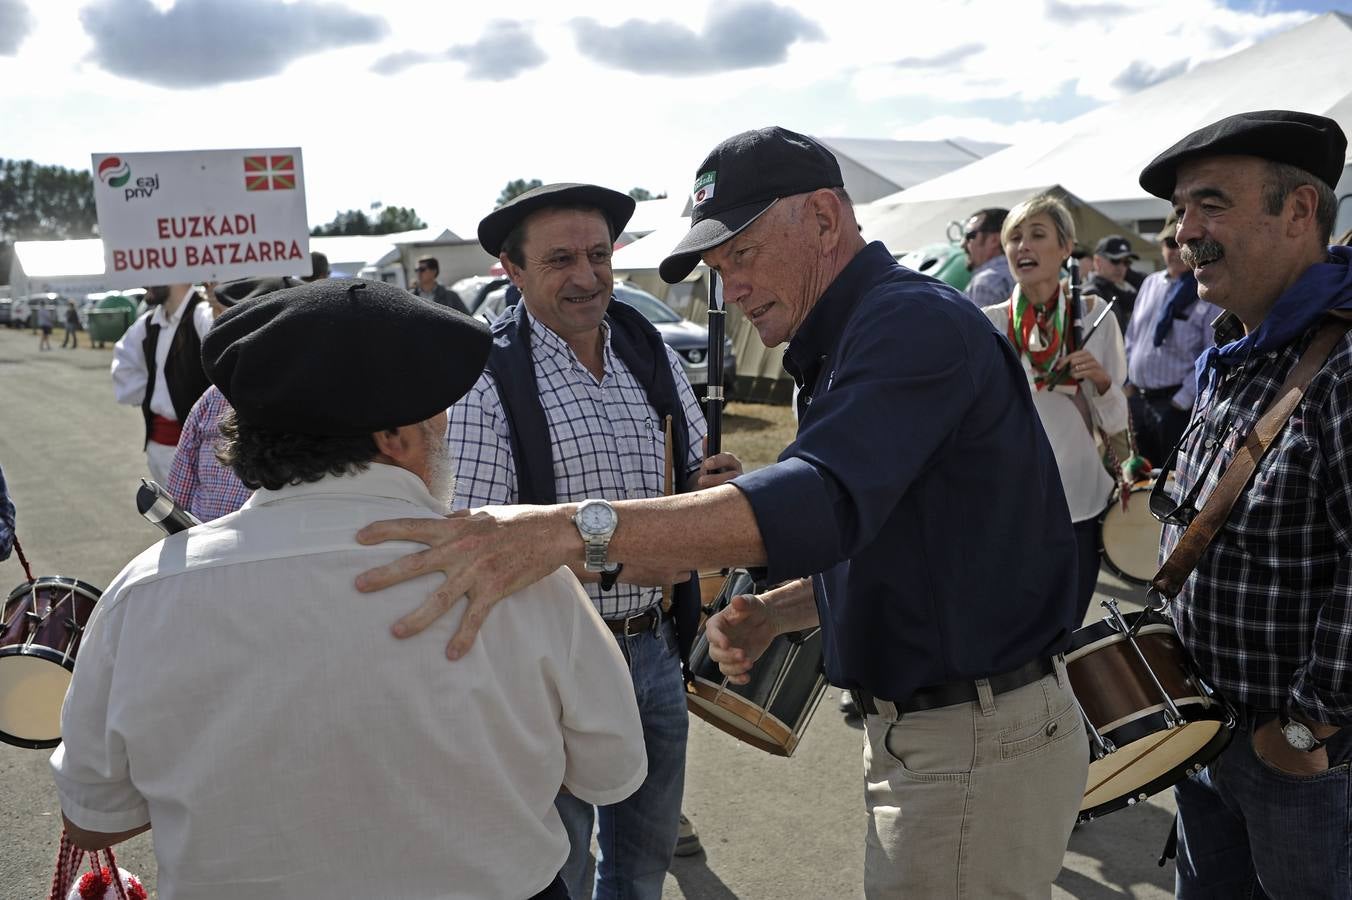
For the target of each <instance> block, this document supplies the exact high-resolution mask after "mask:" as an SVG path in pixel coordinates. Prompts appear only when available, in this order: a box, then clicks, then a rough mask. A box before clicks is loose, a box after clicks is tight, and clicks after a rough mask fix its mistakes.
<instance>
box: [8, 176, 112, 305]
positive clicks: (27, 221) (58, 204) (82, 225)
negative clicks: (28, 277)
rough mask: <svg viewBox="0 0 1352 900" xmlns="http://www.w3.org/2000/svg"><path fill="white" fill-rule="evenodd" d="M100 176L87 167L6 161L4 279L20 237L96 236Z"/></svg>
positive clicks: (44, 238)
mask: <svg viewBox="0 0 1352 900" xmlns="http://www.w3.org/2000/svg"><path fill="white" fill-rule="evenodd" d="M97 226H98V215H97V214H96V213H95V211H94V179H93V178H92V177H91V176H90V174H89V171H88V170H87V169H67V168H64V167H62V166H44V165H41V164H39V163H36V162H34V161H33V160H31V159H0V283H5V282H8V280H9V261H10V248H11V246H12V244H13V242H14V241H34V240H60V239H63V238H87V237H94V236H95V234H96V233H97Z"/></svg>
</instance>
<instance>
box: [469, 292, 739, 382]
mask: <svg viewBox="0 0 1352 900" xmlns="http://www.w3.org/2000/svg"><path fill="white" fill-rule="evenodd" d="M504 281H505V279H504ZM615 299H616V300H619V301H620V302H621V303H627V304H629V305H630V306H632V307H634V309H637V310H638V311H639V312H641V313H643V316H644V318H646V319H647V320H648V321H649V322H652V323H653V325H655V326H657V330H658V332H660V333H661V335H662V340H663V341H665V342H666V345H667V346H668V347H670V348H671V349H673V350H675V351H676V355H677V356H679V357H680V360H681V367H682V368H683V369H685V377H686V378H688V379H689V380H690V384H691V386H692V387H694V389H695V393H696V394H698V395H699V396H700V397H703V396H704V394H705V387H707V386H708V384H709V360H708V356H709V330H708V329H707V328H705V327H703V326H702V325H696V324H695V323H694V322H691V321H689V320H688V319H683V318H681V317H680V316H679V315H677V314H676V311H675V310H673V309H672V308H671V307H670V306H667V305H666V304H665V303H663V302H662V301H661V300H658V299H657V298H656V297H654V296H653V295H652V294H650V293H648V292H647V291H645V290H642V289H641V288H637V287H635V286H634V285H632V284H629V283H628V282H625V281H617V282H615ZM506 304H507V286H506V284H505V283H504V284H502V285H499V286H498V287H496V288H493V289H492V290H490V291H489V292H488V293H487V294H486V295H485V296H484V298H483V300H482V301H481V302H480V303H479V305H478V308H477V309H472V310H471V311H472V312H473V313H474V315H476V316H478V317H479V318H480V319H483V320H484V321H485V322H488V323H489V324H492V323H493V321H494V320H495V319H497V317H498V316H500V315H502V311H503V309H504V308H505V307H506ZM736 380H737V354H735V353H734V352H733V350H732V341H731V340H729V339H728V338H726V337H724V338H723V385H724V396H726V397H727V398H728V399H731V398H732V392H733V385H734V384H736Z"/></svg>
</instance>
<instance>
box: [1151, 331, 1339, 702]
mask: <svg viewBox="0 0 1352 900" xmlns="http://www.w3.org/2000/svg"><path fill="white" fill-rule="evenodd" d="M1312 334H1313V330H1312V331H1311V332H1309V333H1307V334H1306V335H1305V336H1304V337H1302V338H1300V339H1299V340H1297V341H1295V342H1293V343H1292V344H1291V345H1289V346H1287V347H1286V348H1284V349H1283V350H1280V351H1273V352H1269V353H1265V354H1255V355H1254V356H1253V357H1251V358H1250V359H1249V360H1248V361H1246V362H1245V363H1244V364H1243V365H1242V366H1237V367H1235V368H1233V369H1231V370H1230V373H1229V374H1228V375H1227V376H1226V377H1225V378H1224V379H1223V380H1220V381H1213V383H1212V384H1211V385H1210V386H1209V387H1207V388H1205V389H1203V391H1202V393H1201V395H1200V396H1199V398H1198V407H1197V413H1196V415H1198V416H1203V417H1204V422H1203V424H1202V425H1200V426H1199V427H1197V428H1196V429H1194V430H1193V431H1192V432H1191V433H1190V434H1189V435H1188V437H1187V439H1186V441H1185V444H1184V447H1183V451H1182V453H1181V454H1180V458H1179V465H1178V470H1177V472H1178V485H1177V489H1176V490H1174V491H1171V493H1172V494H1173V495H1174V497H1175V498H1178V497H1185V496H1187V492H1188V491H1189V490H1190V489H1191V488H1192V487H1193V486H1194V485H1195V484H1197V482H1198V480H1199V479H1200V480H1201V488H1200V494H1199V497H1198V500H1197V502H1196V506H1197V507H1198V508H1201V507H1202V506H1203V505H1204V504H1205V502H1206V500H1207V498H1208V497H1209V496H1210V495H1211V492H1212V491H1213V490H1215V488H1216V484H1217V482H1218V481H1219V480H1220V477H1221V473H1222V472H1223V470H1224V467H1225V465H1226V464H1228V463H1229V461H1230V459H1231V458H1232V457H1233V456H1234V454H1235V452H1236V450H1237V449H1238V448H1239V447H1240V446H1241V445H1242V444H1243V442H1244V438H1245V437H1246V436H1247V435H1248V433H1249V431H1250V429H1251V428H1252V427H1253V425H1254V423H1255V422H1256V421H1257V419H1258V417H1259V416H1260V415H1261V413H1262V410H1263V409H1264V408H1265V407H1266V406H1267V405H1268V403H1269V402H1270V401H1271V400H1272V398H1273V397H1274V396H1275V395H1276V393H1277V390H1278V388H1279V386H1280V385H1281V383H1282V381H1283V380H1285V378H1286V375H1287V373H1288V372H1290V370H1291V368H1292V367H1293V366H1294V365H1295V363H1296V360H1297V358H1299V356H1300V353H1301V351H1303V350H1304V349H1305V347H1306V345H1307V344H1309V338H1310V335H1312ZM1218 446H1219V448H1220V449H1219V451H1217V449H1216V448H1217V447H1218ZM1182 533H1183V529H1182V528H1181V527H1178V526H1166V527H1165V529H1164V538H1163V542H1162V548H1161V552H1162V553H1163V554H1165V555H1167V554H1168V553H1170V552H1172V550H1173V549H1174V547H1175V545H1176V544H1177V543H1178V540H1179V538H1180V537H1181V536H1182ZM1161 558H1163V557H1161ZM1173 617H1174V622H1175V624H1176V626H1177V628H1178V632H1179V635H1180V637H1181V638H1182V640H1183V643H1184V645H1185V646H1186V647H1187V648H1188V650H1189V652H1190V653H1191V654H1192V657H1193V659H1194V660H1195V661H1196V662H1197V663H1198V665H1199V666H1200V667H1201V672H1202V674H1203V677H1205V678H1206V679H1207V681H1208V682H1209V683H1210V684H1211V686H1212V687H1213V688H1215V689H1216V690H1217V691H1219V692H1220V693H1221V694H1222V695H1223V696H1224V697H1226V698H1227V699H1229V700H1231V701H1232V702H1235V703H1238V704H1241V705H1243V706H1246V707H1248V708H1250V709H1257V710H1273V709H1279V708H1281V707H1282V706H1284V705H1285V703H1286V701H1287V699H1288V698H1289V699H1290V700H1291V702H1292V703H1293V704H1294V705H1295V706H1296V707H1297V708H1298V709H1299V710H1300V711H1302V712H1303V713H1304V714H1305V715H1306V716H1308V717H1309V718H1311V719H1313V720H1315V721H1320V722H1327V723H1330V724H1352V335H1345V336H1344V337H1343V338H1342V340H1340V341H1339V342H1338V344H1337V345H1336V346H1335V347H1334V350H1333V354H1332V356H1331V357H1330V359H1329V361H1328V362H1327V363H1326V364H1325V366H1324V368H1323V370H1322V371H1320V372H1319V374H1318V375H1316V376H1315V378H1314V380H1313V381H1312V382H1311V383H1310V387H1309V390H1307V391H1306V393H1305V396H1304V398H1303V399H1302V400H1301V402H1300V405H1299V406H1298V407H1297V408H1296V410H1295V412H1294V413H1293V414H1292V416H1291V419H1290V421H1289V422H1288V423H1287V425H1286V428H1285V429H1284V430H1283V431H1282V433H1281V434H1280V435H1279V436H1278V438H1277V439H1276V440H1275V441H1274V442H1273V444H1272V446H1271V448H1269V450H1268V452H1267V454H1266V455H1265V456H1264V457H1263V459H1262V461H1261V462H1260V464H1259V465H1258V468H1257V471H1256V473H1255V475H1254V477H1253V479H1252V480H1251V481H1250V483H1249V485H1248V487H1247V488H1246V489H1245V491H1244V493H1242V494H1241V495H1240V497H1239V500H1238V502H1236V504H1235V507H1234V510H1233V511H1232V512H1231V513H1230V516H1229V518H1228V519H1227V520H1226V523H1225V525H1224V526H1223V527H1222V528H1221V530H1220V532H1219V533H1218V534H1217V536H1216V538H1215V540H1214V541H1212V543H1211V545H1210V546H1209V547H1208V548H1207V550H1206V552H1205V553H1204V554H1203V555H1202V558H1201V561H1200V563H1199V564H1198V566H1197V570H1196V571H1195V572H1194V573H1193V575H1192V576H1191V577H1190V578H1189V579H1188V581H1187V583H1186V584H1185V586H1184V588H1183V590H1182V591H1181V592H1180V593H1179V595H1178V597H1177V598H1176V599H1175V601H1174V604H1173Z"/></svg>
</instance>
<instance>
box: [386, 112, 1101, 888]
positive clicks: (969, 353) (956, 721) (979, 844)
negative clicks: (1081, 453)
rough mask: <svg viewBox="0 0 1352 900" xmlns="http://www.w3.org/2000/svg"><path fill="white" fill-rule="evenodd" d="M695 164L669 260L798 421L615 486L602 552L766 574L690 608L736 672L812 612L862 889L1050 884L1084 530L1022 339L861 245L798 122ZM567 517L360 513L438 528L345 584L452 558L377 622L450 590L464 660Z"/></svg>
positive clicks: (571, 551) (404, 623)
mask: <svg viewBox="0 0 1352 900" xmlns="http://www.w3.org/2000/svg"><path fill="white" fill-rule="evenodd" d="M697 176H698V177H697V181H696V186H695V191H696V199H697V200H698V201H699V202H697V203H696V205H695V206H694V210H693V215H692V223H693V224H692V227H691V229H690V231H689V232H688V234H687V235H686V237H685V239H683V240H682V241H681V243H680V245H679V246H678V247H677V248H676V250H675V251H674V252H673V253H672V255H671V256H669V257H668V258H667V259H666V260H665V261H664V262H663V263H662V266H661V273H662V277H663V278H665V279H666V280H667V281H670V282H676V281H680V280H681V279H682V278H684V277H685V276H686V275H687V274H688V273H689V272H690V270H691V269H692V268H693V267H694V266H695V264H696V262H697V261H698V260H699V259H700V258H701V256H702V257H703V259H704V261H705V262H706V263H707V264H708V265H709V266H710V267H712V268H714V269H716V270H717V271H718V272H719V274H720V276H721V277H722V279H723V284H724V295H725V297H726V298H727V299H728V301H729V302H730V303H734V304H736V305H737V306H738V307H740V308H741V310H742V311H743V313H744V314H745V315H746V316H747V317H748V318H749V319H750V321H751V323H752V324H753V325H754V326H755V328H756V330H757V331H758V332H759V334H760V338H761V340H762V342H764V343H765V344H766V345H767V346H773V345H775V344H778V343H780V342H782V341H785V340H788V341H790V343H789V347H788V351H787V354H786V357H785V366H786V368H788V369H789V371H790V372H792V373H793V375H794V377H795V379H796V380H797V381H798V382H799V384H800V385H801V386H802V392H801V394H800V403H799V411H800V413H801V418H800V424H799V429H798V437H797V440H796V441H795V442H794V443H793V444H792V445H790V447H789V448H788V449H786V450H785V451H784V454H783V455H782V456H781V458H780V460H779V462H778V463H776V464H774V465H771V466H768V467H766V468H764V469H761V470H759V471H756V472H751V473H749V474H745V475H742V476H740V477H738V478H737V479H736V480H734V481H733V482H732V483H731V484H725V485H720V486H717V487H713V488H710V489H708V490H703V491H699V492H697V493H694V494H689V495H686V496H683V497H676V498H659V499H655V500H629V501H624V502H619V503H615V504H614V505H613V507H612V509H611V510H610V512H611V514H612V515H613V519H611V521H612V522H613V523H614V526H615V527H614V531H613V533H612V534H610V535H608V536H607V537H608V544H607V547H606V558H607V559H608V560H616V561H619V562H623V563H625V564H626V565H627V564H628V562H629V560H644V561H649V562H650V563H651V564H652V565H654V566H658V567H662V566H669V567H676V566H682V567H690V566H695V565H698V566H699V567H700V568H704V567H706V566H719V565H740V564H752V565H757V564H763V565H767V566H768V576H769V580H770V581H771V582H772V583H775V582H781V583H783V586H782V587H779V588H776V589H774V590H771V591H769V592H768V593H766V594H764V595H761V596H752V597H746V596H744V597H738V598H734V600H733V601H732V604H731V606H730V607H728V608H727V609H726V610H724V611H723V612H721V613H719V614H718V615H716V616H714V617H713V618H711V619H710V620H709V622H708V624H707V633H708V636H709V643H710V647H711V651H712V653H713V656H714V658H715V659H716V660H718V661H719V662H720V664H721V665H722V666H723V671H724V672H725V673H727V674H729V675H730V676H732V677H734V678H736V679H739V680H743V679H744V677H745V673H746V672H747V671H749V669H750V667H751V665H752V664H753V663H754V661H755V659H756V658H757V656H758V655H759V654H760V653H761V652H763V651H764V649H765V647H766V646H767V645H768V643H769V642H770V640H771V639H772V638H773V637H774V636H775V635H776V634H779V633H783V632H787V631H791V630H797V629H803V628H810V627H813V626H816V625H818V624H820V625H821V627H822V629H823V640H822V646H823V648H824V653H825V663H826V670H827V675H828V676H829V678H830V680H831V681H832V682H833V683H835V684H838V685H842V686H845V687H849V688H851V689H853V690H855V691H857V692H858V693H859V698H860V704H859V705H860V707H861V708H862V709H863V710H864V711H865V713H866V715H865V727H866V732H867V742H866V745H865V747H866V749H865V766H866V770H867V775H866V798H867V805H868V809H869V814H870V815H869V830H868V841H867V846H866V851H865V884H866V891H867V892H868V894H869V896H871V897H883V896H887V897H900V896H908V897H946V896H955V891H957V890H958V887H957V886H958V885H962V886H963V891H964V895H967V894H970V895H971V896H995V895H997V894H1000V895H1017V896H1038V895H1046V894H1047V893H1048V892H1049V891H1050V886H1051V882H1052V880H1053V879H1054V878H1055V877H1056V875H1057V873H1058V872H1059V871H1060V868H1061V861H1062V858H1063V856H1064V855H1065V849H1066V843H1067V841H1068V839H1069V837H1070V831H1071V828H1072V826H1073V825H1074V822H1075V818H1076V814H1077V812H1078V810H1079V806H1080V801H1081V799H1082V797H1083V793H1084V785H1085V777H1086V771H1087V766H1088V742H1087V740H1086V739H1085V734H1084V730H1083V726H1082V724H1081V721H1080V715H1079V712H1078V711H1077V708H1076V706H1075V703H1074V698H1073V696H1072V694H1071V691H1070V684H1069V681H1068V679H1067V677H1066V672H1065V663H1064V660H1063V659H1062V658H1061V656H1060V654H1061V651H1062V650H1063V649H1064V648H1065V646H1066V644H1067V642H1068V640H1069V637H1070V633H1071V630H1072V629H1073V628H1074V627H1075V626H1076V625H1078V624H1079V623H1078V622H1077V621H1075V605H1076V598H1075V538H1074V535H1073V533H1072V531H1071V524H1070V515H1069V512H1068V510H1067V506H1066V500H1065V496H1064V495H1063V493H1062V491H1061V481H1060V478H1059V477H1058V475H1057V469H1056V461H1055V458H1054V457H1053V456H1052V450H1051V447H1050V445H1049V444H1048V442H1047V438H1046V435H1045V433H1044V432H1043V430H1042V426H1041V424H1040V423H1039V420H1038V415H1037V412H1036V411H1035V409H1034V408H1033V402H1032V398H1031V396H1030V393H1029V390H1028V385H1027V381H1026V378H1025V376H1024V373H1023V369H1022V367H1021V365H1020V363H1019V360H1018V358H1017V357H1016V355H1015V353H1014V349H1013V347H1012V346H1011V345H1010V343H1009V341H1008V340H1006V339H1005V338H1004V337H1003V335H1001V334H1000V333H998V332H997V331H996V330H995V328H994V327H993V326H992V325H991V323H990V321H989V320H988V319H987V318H986V317H985V316H984V315H983V314H982V313H981V311H980V310H978V309H977V308H976V307H975V306H974V305H973V304H972V302H971V301H970V300H968V299H967V298H966V297H964V296H963V295H962V294H960V293H958V292H957V291H954V290H952V289H951V288H949V287H947V286H945V285H943V284H941V283H940V282H937V281H935V280H934V279H931V278H928V277H926V276H924V275H920V274H918V273H915V272H911V271H909V270H906V269H904V268H902V267H901V266H899V265H898V264H897V263H896V262H895V260H894V259H893V258H892V255H891V254H890V253H889V252H888V251H887V249H886V248H885V247H883V246H882V245H881V244H877V243H874V244H868V245H865V243H864V239H863V238H862V237H861V236H860V234H859V229H858V226H857V224H856V221H855V218H854V212H853V209H852V208H851V206H850V203H849V201H848V197H847V195H846V194H845V192H844V188H843V186H842V185H843V181H842V179H841V175H840V168H839V165H838V164H837V162H836V160H835V158H834V157H833V156H831V154H830V153H829V152H828V151H827V150H826V149H825V148H824V147H822V146H821V145H820V144H818V143H817V142H816V141H814V140H812V139H811V138H808V137H805V136H803V135H800V134H795V133H794V132H791V131H787V130H785V129H782V128H767V129H762V130H759V131H750V132H744V133H742V134H739V135H736V136H735V137H733V138H730V139H729V140H727V141H725V142H724V143H723V144H721V145H719V146H718V147H717V148H715V150H714V151H713V152H712V153H711V154H710V155H709V157H708V158H707V159H706V160H705V161H704V163H703V164H702V165H701V166H700V168H699V169H698V170H697ZM701 192H702V193H701ZM1011 473H1017V474H1016V475H1014V476H1013V477H1011ZM595 502H597V501H594V500H592V501H589V504H591V503H595ZM586 509H587V507H586V506H583V507H578V506H576V505H573V504H565V505H562V506H554V507H518V508H516V509H514V510H503V509H495V508H489V509H482V510H477V511H476V512H475V514H474V515H472V516H470V517H466V518H454V519H450V520H446V521H443V522H430V521H429V522H409V521H406V522H396V523H377V524H375V525H373V526H371V527H370V528H367V529H365V530H364V531H363V533H362V534H361V535H359V539H360V540H365V541H378V540H384V539H391V538H399V539H406V540H416V541H421V542H423V543H428V544H433V545H435V546H433V547H432V549H431V550H429V551H427V552H426V553H425V554H423V555H422V556H420V557H418V558H416V559H412V558H410V559H405V560H403V561H401V562H400V563H398V564H396V565H394V566H387V567H383V568H382V569H379V570H375V571H372V572H368V573H365V574H363V575H362V577H361V579H360V581H359V586H361V587H362V588H363V589H367V590H370V589H376V588H379V587H381V586H382V585H385V584H388V583H392V582H393V581H395V580H397V579H399V578H403V577H410V576H412V575H415V574H418V573H420V572H425V571H436V570H437V569H440V570H442V571H445V572H446V573H447V575H448V578H449V580H448V583H447V585H446V587H445V588H444V589H442V590H441V591H439V592H438V593H437V594H436V595H435V596H433V597H432V598H431V599H429V601H428V603H427V604H425V606H424V607H423V608H422V609H420V610H418V611H417V612H415V613H414V614H412V615H410V616H408V617H406V618H405V619H403V620H401V621H400V622H398V623H396V625H395V629H396V633H400V632H403V633H410V632H414V631H417V630H418V629H420V628H421V627H422V626H424V625H425V624H426V623H427V622H429V621H431V620H433V619H434V618H435V617H436V615H437V614H438V613H439V612H440V611H441V610H443V609H445V608H446V607H448V606H449V605H450V603H451V602H452V601H453V600H456V599H458V598H459V597H460V596H461V595H462V594H465V593H467V594H468V600H469V604H468V607H469V611H467V612H466V614H465V617H464V618H463V619H462V626H464V625H465V624H469V625H470V626H471V627H468V628H466V627H462V628H461V632H460V633H459V634H458V635H457V636H456V637H455V638H454V639H453V641H452V644H451V646H450V648H449V652H450V653H451V654H452V655H456V654H458V653H460V652H462V651H463V650H464V649H465V648H466V647H467V646H469V644H470V642H471V641H472V639H473V634H472V631H473V628H472V625H473V623H476V622H478V621H479V620H480V618H481V617H482V616H483V615H484V614H485V610H486V608H487V606H488V605H489V604H491V603H492V602H493V601H495V600H496V598H497V597H498V596H500V595H501V594H503V593H506V592H508V591H510V590H511V589H512V588H514V587H515V582H516V581H517V580H518V579H530V578H534V577H537V575H536V573H537V572H542V571H548V570H550V569H552V568H553V567H555V566H557V565H558V564H559V563H561V562H566V563H571V564H574V565H576V564H578V563H580V561H581V560H582V558H583V541H581V540H579V539H578V535H577V533H576V529H575V528H574V526H573V523H572V517H573V516H574V515H577V514H579V511H581V512H582V513H584V514H585V511H586ZM469 547H472V548H474V550H472V551H470V552H472V553H475V554H477V553H478V552H480V549H482V552H483V553H485V554H486V557H485V558H483V559H480V565H478V566H477V567H475V568H473V569H470V568H468V567H465V566H462V565H460V564H459V563H457V562H456V558H457V557H459V556H461V555H462V554H464V553H465V552H466V549H465V548H469ZM803 576H812V578H811V580H808V579H805V578H804V577H803Z"/></svg>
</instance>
